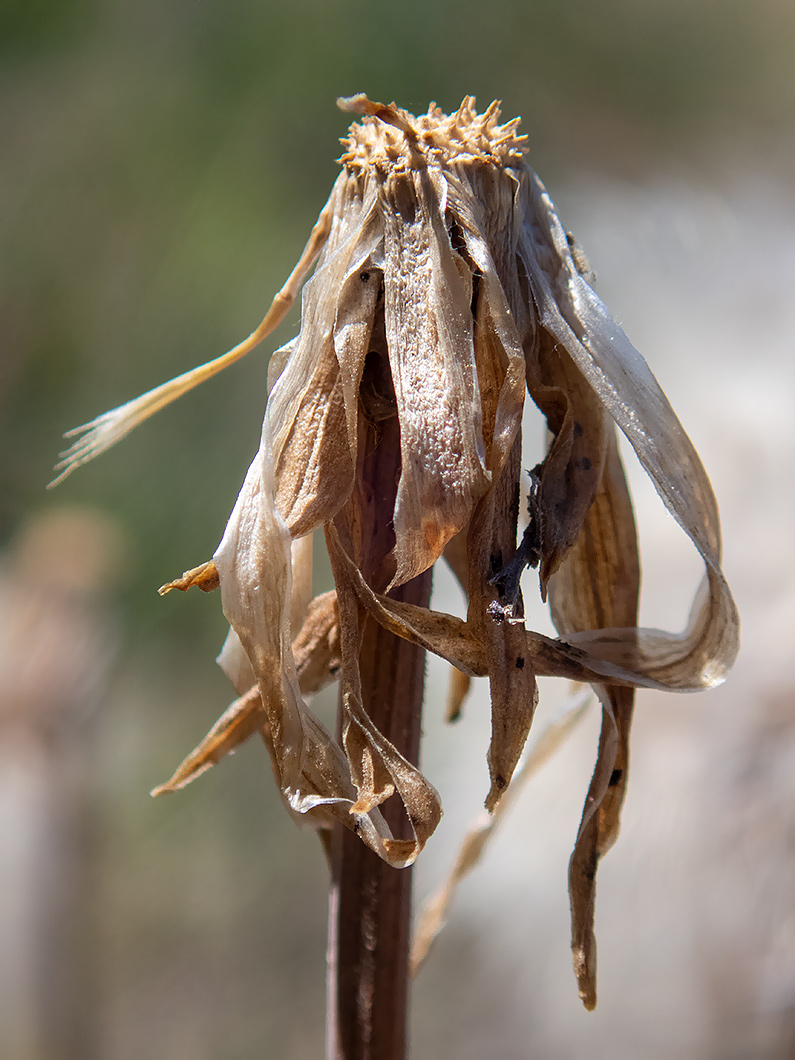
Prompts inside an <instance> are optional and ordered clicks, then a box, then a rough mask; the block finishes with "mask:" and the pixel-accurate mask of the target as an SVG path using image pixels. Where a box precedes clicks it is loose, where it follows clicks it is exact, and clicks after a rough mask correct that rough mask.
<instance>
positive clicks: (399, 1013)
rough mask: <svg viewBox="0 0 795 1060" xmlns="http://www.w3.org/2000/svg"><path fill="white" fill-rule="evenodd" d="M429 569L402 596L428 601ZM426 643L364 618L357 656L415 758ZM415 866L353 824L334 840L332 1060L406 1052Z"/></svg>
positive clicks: (392, 736)
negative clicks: (391, 856) (402, 865)
mask: <svg viewBox="0 0 795 1060" xmlns="http://www.w3.org/2000/svg"><path fill="white" fill-rule="evenodd" d="M430 588H431V572H430V571H428V572H426V573H425V574H423V575H421V576H420V577H419V578H416V579H415V580H414V581H412V582H409V583H408V584H407V585H405V586H402V587H401V588H400V589H398V590H396V591H395V593H394V594H393V595H394V597H395V598H396V599H400V600H406V601H408V602H410V603H414V604H421V605H424V606H427V604H428V600H429V598H430ZM424 656H425V652H424V651H423V650H422V649H421V648H417V647H416V646H415V645H413V644H409V643H408V642H407V641H405V640H401V639H400V638H398V637H395V636H394V635H393V634H392V633H389V632H387V630H385V629H383V628H382V627H381V626H379V625H378V624H377V623H375V622H373V621H372V620H368V623H367V626H366V627H365V631H364V639H363V642H362V650H361V656H360V663H361V675H362V695H363V700H364V706H365V709H366V710H367V711H368V713H369V714H370V716H371V717H372V719H373V721H374V722H375V724H376V725H377V726H378V728H379V729H380V730H381V731H382V732H383V733H384V734H385V735H386V736H387V738H388V739H389V740H390V741H391V742H392V743H393V744H394V745H395V747H397V748H398V750H400V752H401V753H402V754H403V755H404V756H405V757H406V758H408V759H409V760H410V761H412V762H415V763H416V762H417V759H418V752H419V742H420V720H421V712H422V696H423V686H424V677H425V658H424ZM383 809H384V815H385V817H386V819H387V821H388V822H389V825H390V827H391V828H392V831H393V833H394V834H395V836H396V837H400V838H406V837H407V836H408V835H410V831H409V825H408V820H407V819H406V816H405V812H404V811H403V808H402V806H401V804H400V803H399V801H398V800H397V798H396V797H393V798H392V799H390V800H389V801H388V802H387V803H386V804H385V806H384V807H383ZM410 914H411V869H393V868H391V867H390V866H389V865H387V864H386V862H384V861H382V860H381V859H380V858H379V857H377V856H376V855H375V854H373V853H372V851H371V850H369V849H368V848H367V847H366V846H365V845H364V844H363V843H362V842H361V840H360V839H359V838H358V837H357V836H356V835H354V833H353V832H350V831H349V830H348V829H346V828H343V827H342V826H341V825H338V826H337V828H336V830H335V834H334V838H333V841H332V890H331V901H330V909H329V950H328V962H329V965H328V975H329V978H328V1038H327V1058H328V1060H402V1058H403V1057H404V1056H405V1055H406V1037H407V1034H406V1030H407V1008H408V953H409V921H410Z"/></svg>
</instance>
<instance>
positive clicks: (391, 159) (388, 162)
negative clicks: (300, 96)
mask: <svg viewBox="0 0 795 1060" xmlns="http://www.w3.org/2000/svg"><path fill="white" fill-rule="evenodd" d="M338 104H339V106H340V107H341V108H342V109H343V110H350V111H354V112H357V113H360V114H363V115H364V117H363V120H362V121H361V122H354V124H353V125H351V127H350V129H349V130H348V136H347V137H345V138H344V139H342V140H340V143H341V144H342V146H343V147H344V148H345V153H344V154H343V155H342V157H341V158H340V160H339V161H340V162H341V163H342V164H343V165H345V166H348V167H349V168H353V169H365V168H368V167H371V166H372V167H384V168H389V169H394V168H402V167H408V168H416V167H417V166H422V165H437V166H444V165H446V164H447V163H448V162H451V161H453V160H456V161H461V162H468V161H477V162H486V163H491V164H492V165H498V166H513V165H517V164H518V163H520V162H521V159H522V155H523V154H525V152H526V150H527V149H526V147H525V146H524V144H525V141H526V140H527V137H526V136H519V135H517V129H518V127H519V120H520V119H519V118H513V119H512V120H511V121H509V122H506V123H505V124H504V125H500V123H499V122H500V104H499V102H498V101H496V100H495V102H494V103H492V104H491V106H490V107H489V108H488V109H487V110H486V111H484V113H483V114H478V112H477V110H476V109H475V97H474V96H467V97H466V98H465V99H464V102H463V103H462V104H461V106H460V107H459V108H458V110H457V111H456V112H455V114H444V113H443V112H442V110H441V108H440V107H437V106H436V104H435V103H431V105H430V107H429V108H428V113H427V114H421V115H420V116H419V118H415V117H414V115H413V114H409V112H408V111H406V110H402V109H401V108H400V107H397V106H395V104H394V103H391V104H388V105H384V104H382V103H373V102H372V101H371V100H369V99H368V98H367V97H366V96H364V95H359V96H351V97H349V98H347V99H341V100H338Z"/></svg>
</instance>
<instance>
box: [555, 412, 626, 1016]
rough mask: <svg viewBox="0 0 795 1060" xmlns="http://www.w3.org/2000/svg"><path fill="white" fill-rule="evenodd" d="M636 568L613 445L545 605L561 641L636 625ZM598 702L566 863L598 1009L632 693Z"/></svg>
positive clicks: (590, 991) (589, 1003)
mask: <svg viewBox="0 0 795 1060" xmlns="http://www.w3.org/2000/svg"><path fill="white" fill-rule="evenodd" d="M639 592H640V560H639V556H638V544H637V535H636V530H635V520H634V517H633V514H632V503H631V501H630V498H629V491H628V489H627V484H626V479H625V477H624V469H623V467H622V465H621V457H620V456H619V453H618V446H617V443H616V438H615V431H614V430H613V429H611V430H610V432H609V435H608V450H607V455H606V460H605V464H604V469H603V472H602V476H601V481H600V484H599V489H598V491H597V493H596V496H595V498H594V501H593V504H592V505H591V508H590V510H589V511H588V515H587V517H586V519H585V522H584V523H583V526H582V530H581V532H580V535H579V537H578V539H577V542H576V544H575V545H574V547H573V548H571V549H570V550H569V552H568V553H567V555H566V557H565V559H564V560H563V562H562V563H561V565H560V567H559V569H558V572H557V573H556V574H555V575H554V576H553V577H552V579H551V581H550V605H551V608H552V616H553V620H554V622H555V625H556V627H557V628H558V630H559V631H560V632H561V633H566V634H568V633H570V632H576V631H577V630H579V629H582V628H583V627H600V626H604V625H608V626H619V625H622V626H627V627H629V626H630V624H634V623H635V622H636V621H637V613H638V595H639ZM594 688H595V691H596V692H597V694H598V696H599V698H600V700H601V701H602V708H603V710H602V731H601V735H600V738H599V751H598V755H597V760H596V768H595V769H594V774H593V777H592V779H591V784H590V788H589V790H588V795H587V797H586V800H585V808H584V810H583V815H582V821H581V823H580V828H579V832H578V834H577V842H576V844H575V847H574V852H573V854H572V856H571V861H570V863H569V894H570V898H571V919H572V954H573V958H574V971H575V975H576V976H577V981H578V984H579V990H580V997H581V999H582V1001H583V1004H584V1005H585V1007H586V1008H587V1009H593V1008H594V1007H595V1005H596V938H595V936H594V929H593V922H594V909H595V902H596V870H597V868H598V864H599V859H600V857H601V856H602V854H604V853H605V851H606V850H607V849H608V848H609V847H610V846H611V845H612V843H613V841H614V840H615V838H616V836H617V834H618V827H619V817H620V813H621V805H622V802H623V798H624V794H625V792H626V784H627V776H628V766H629V730H630V726H631V723H632V708H633V698H634V693H633V691H632V689H629V688H620V687H617V686H615V685H611V684H603V685H599V684H596V685H594Z"/></svg>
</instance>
